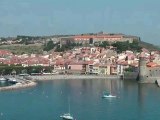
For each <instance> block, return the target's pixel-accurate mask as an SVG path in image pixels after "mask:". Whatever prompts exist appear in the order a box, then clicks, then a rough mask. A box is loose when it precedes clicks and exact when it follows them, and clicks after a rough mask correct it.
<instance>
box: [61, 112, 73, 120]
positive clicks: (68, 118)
mask: <svg viewBox="0 0 160 120" xmlns="http://www.w3.org/2000/svg"><path fill="white" fill-rule="evenodd" d="M60 117H61V118H63V119H64V120H73V117H72V116H71V115H70V113H65V114H63V115H61V116H60Z"/></svg>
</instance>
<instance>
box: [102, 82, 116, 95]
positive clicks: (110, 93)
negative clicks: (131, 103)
mask: <svg viewBox="0 0 160 120" xmlns="http://www.w3.org/2000/svg"><path fill="white" fill-rule="evenodd" d="M102 98H116V96H115V95H113V94H112V80H111V83H110V91H109V93H108V94H107V93H106V92H103V96H102Z"/></svg>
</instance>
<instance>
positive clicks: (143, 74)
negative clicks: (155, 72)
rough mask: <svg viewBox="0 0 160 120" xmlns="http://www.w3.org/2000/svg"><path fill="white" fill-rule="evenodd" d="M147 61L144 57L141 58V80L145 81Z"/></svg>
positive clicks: (141, 81)
mask: <svg viewBox="0 0 160 120" xmlns="http://www.w3.org/2000/svg"><path fill="white" fill-rule="evenodd" d="M146 63H147V61H146V60H145V58H144V57H140V58H139V82H140V83H144V82H145V80H147V71H148V70H147V66H146Z"/></svg>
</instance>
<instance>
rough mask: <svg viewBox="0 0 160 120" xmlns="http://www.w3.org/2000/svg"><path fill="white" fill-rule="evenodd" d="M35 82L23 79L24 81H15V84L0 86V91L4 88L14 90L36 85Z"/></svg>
mask: <svg viewBox="0 0 160 120" xmlns="http://www.w3.org/2000/svg"><path fill="white" fill-rule="evenodd" d="M36 85H37V83H36V82H33V81H25V83H17V84H15V85H11V86H6V87H0V91H6V90H16V89H22V88H28V87H33V86H36Z"/></svg>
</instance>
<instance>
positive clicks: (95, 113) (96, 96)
mask: <svg viewBox="0 0 160 120" xmlns="http://www.w3.org/2000/svg"><path fill="white" fill-rule="evenodd" d="M111 86H112V87H111ZM110 89H112V93H113V94H115V95H117V98H112V99H102V98H101V96H102V92H103V91H104V90H110ZM68 97H69V98H70V105H71V114H73V116H74V117H75V118H76V120H158V119H160V114H159V113H160V105H159V103H160V88H158V87H157V86H156V85H154V84H143V85H138V84H137V83H136V82H133V81H121V80H112V82H111V81H110V80H56V81H45V82H40V83H39V85H38V86H36V87H34V88H28V89H23V90H16V91H12V92H11V91H10V92H0V120H61V119H60V118H59V116H60V115H61V114H62V113H65V112H67V111H68Z"/></svg>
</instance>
